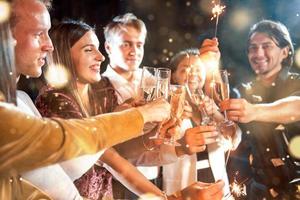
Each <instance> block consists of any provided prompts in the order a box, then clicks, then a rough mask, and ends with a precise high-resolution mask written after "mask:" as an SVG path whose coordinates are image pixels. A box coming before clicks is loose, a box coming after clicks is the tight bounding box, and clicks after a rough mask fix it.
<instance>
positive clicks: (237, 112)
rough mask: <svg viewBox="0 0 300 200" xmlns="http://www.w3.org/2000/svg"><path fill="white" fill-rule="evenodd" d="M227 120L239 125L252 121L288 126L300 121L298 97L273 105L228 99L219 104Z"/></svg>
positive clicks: (282, 100) (291, 97)
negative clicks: (225, 113) (225, 112)
mask: <svg viewBox="0 0 300 200" xmlns="http://www.w3.org/2000/svg"><path fill="white" fill-rule="evenodd" d="M221 109H222V110H228V111H227V114H228V116H229V119H231V120H234V121H238V122H241V123H248V122H252V121H261V122H275V123H283V124H288V123H292V122H295V121H298V120H300V113H299V112H297V110H299V109H300V97H298V96H290V97H286V98H283V99H280V100H277V101H275V102H273V103H264V104H251V103H249V102H248V101H247V100H245V99H230V100H228V101H224V102H222V103H221Z"/></svg>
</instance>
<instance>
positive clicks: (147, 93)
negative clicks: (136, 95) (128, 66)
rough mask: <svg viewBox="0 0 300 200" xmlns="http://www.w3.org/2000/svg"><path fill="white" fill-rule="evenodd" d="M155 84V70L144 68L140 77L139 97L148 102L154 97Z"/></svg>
mask: <svg viewBox="0 0 300 200" xmlns="http://www.w3.org/2000/svg"><path fill="white" fill-rule="evenodd" d="M156 84H157V69H156V68H154V67H148V66H144V67H143V69H142V77H141V84H140V89H141V91H140V92H141V97H142V99H143V100H144V101H145V102H150V101H152V100H153V99H154V98H155V97H156V93H155V88H156Z"/></svg>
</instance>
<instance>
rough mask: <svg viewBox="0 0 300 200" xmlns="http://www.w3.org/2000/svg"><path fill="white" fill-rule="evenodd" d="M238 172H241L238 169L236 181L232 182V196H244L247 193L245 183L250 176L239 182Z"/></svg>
mask: <svg viewBox="0 0 300 200" xmlns="http://www.w3.org/2000/svg"><path fill="white" fill-rule="evenodd" d="M238 174H239V172H238V171H237V172H236V173H235V177H234V181H233V182H232V183H231V184H230V191H231V196H234V197H243V196H246V195H247V192H246V185H245V183H246V181H248V178H245V179H244V180H243V181H241V182H238V181H237V176H238Z"/></svg>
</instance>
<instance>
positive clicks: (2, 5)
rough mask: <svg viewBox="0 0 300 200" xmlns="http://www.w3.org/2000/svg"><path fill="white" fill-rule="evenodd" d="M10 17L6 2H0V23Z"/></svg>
mask: <svg viewBox="0 0 300 200" xmlns="http://www.w3.org/2000/svg"><path fill="white" fill-rule="evenodd" d="M9 15H10V5H9V3H8V2H6V1H1V0H0V23H2V22H4V21H7V20H8V18H9Z"/></svg>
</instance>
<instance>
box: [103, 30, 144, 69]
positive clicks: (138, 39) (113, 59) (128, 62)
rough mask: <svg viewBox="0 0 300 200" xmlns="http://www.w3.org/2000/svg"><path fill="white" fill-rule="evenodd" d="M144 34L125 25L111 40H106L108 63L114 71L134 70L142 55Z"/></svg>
mask: <svg viewBox="0 0 300 200" xmlns="http://www.w3.org/2000/svg"><path fill="white" fill-rule="evenodd" d="M145 37H146V36H145V35H144V34H143V33H141V32H139V31H138V30H137V29H135V28H134V27H131V26H126V28H124V30H123V31H121V33H120V34H119V35H118V36H116V37H115V38H114V39H113V41H112V42H109V43H108V42H106V44H105V48H106V51H107V53H108V55H109V58H110V65H111V66H112V67H113V68H114V69H115V70H116V71H118V70H119V71H123V72H128V71H135V70H137V69H138V68H139V66H140V64H141V62H142V60H143V57H144V43H145Z"/></svg>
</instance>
